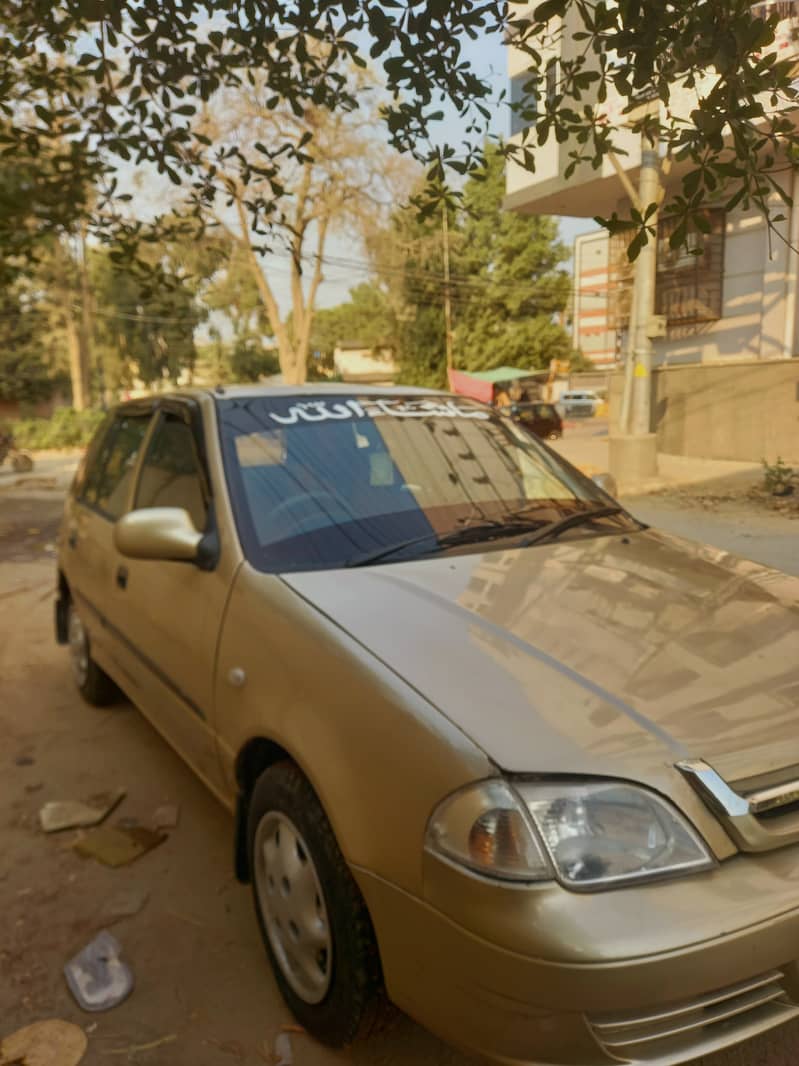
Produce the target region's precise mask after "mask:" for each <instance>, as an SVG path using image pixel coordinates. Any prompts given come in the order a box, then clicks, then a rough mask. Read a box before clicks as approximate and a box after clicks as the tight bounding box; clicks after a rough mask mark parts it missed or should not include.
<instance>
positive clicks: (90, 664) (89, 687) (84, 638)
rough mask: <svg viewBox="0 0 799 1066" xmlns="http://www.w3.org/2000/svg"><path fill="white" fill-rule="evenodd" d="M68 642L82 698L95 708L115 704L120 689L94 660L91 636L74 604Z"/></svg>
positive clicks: (70, 612)
mask: <svg viewBox="0 0 799 1066" xmlns="http://www.w3.org/2000/svg"><path fill="white" fill-rule="evenodd" d="M67 641H68V644H69V661H70V665H71V667H72V676H73V677H74V678H75V684H76V685H77V686H78V691H79V692H80V694H81V696H83V698H84V699H85V700H86V702H87V703H90V704H91V705H92V706H93V707H106V706H108V704H109V703H113V702H114V700H115V699H116V697H117V695H118V689H117V687H116V685H115V684H114V682H113V681H112V680H111V678H110V677H109V676H108V674H107V673H106V672H105V671H104V670H101V669H100V667H99V666H98V665H97V663H96V662H95V661H94V659H93V658H92V655H91V645H90V644H89V634H88V633H87V632H86V628H85V626H84V625H83V622H82V621H81V618H80V615H79V614H78V612H77V610H76V609H75V604H74V603H72V602H70V604H69V608H68V611H67Z"/></svg>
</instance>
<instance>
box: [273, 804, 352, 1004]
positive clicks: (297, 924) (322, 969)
mask: <svg viewBox="0 0 799 1066" xmlns="http://www.w3.org/2000/svg"><path fill="white" fill-rule="evenodd" d="M254 851H255V887H256V892H257V894H258V902H259V904H260V907H261V914H262V916H263V920H264V926H265V928H266V935H267V937H268V938H269V944H270V946H271V948H272V951H273V953H274V955H275V958H276V959H277V963H278V966H279V967H280V971H281V973H282V974H283V976H284V977H285V979H286V980H287V981H288V983H289V985H290V986H291V988H292V990H293V991H294V992H295V993H296V994H297V995H298V996H299V997H300V999H302V1000H304V1001H305V1002H306V1003H310V1004H314V1003H321V1001H322V1000H323V999H324V998H325V996H326V995H327V992H328V989H329V988H330V981H331V977H332V972H333V940H332V936H331V933H330V920H329V917H328V913H327V904H326V903H325V896H324V893H323V892H322V885H321V882H320V881H319V874H318V873H317V871H316V865H315V864H314V861H313V859H312V858H311V852H310V850H309V848H308V845H307V844H306V843H305V840H304V839H303V836H302V834H301V833H300V831H299V829H298V828H297V827H296V825H295V824H294V823H293V822H292V821H291V819H290V818H287V817H286V815H285V814H282V813H281V812H279V811H269V812H268V813H267V814H265V815H264V817H263V818H262V819H261V822H260V824H259V825H258V829H257V831H256V834H255V849H254Z"/></svg>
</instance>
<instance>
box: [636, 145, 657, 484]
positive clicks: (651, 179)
mask: <svg viewBox="0 0 799 1066" xmlns="http://www.w3.org/2000/svg"><path fill="white" fill-rule="evenodd" d="M658 166H659V160H658V153H657V148H655V147H653V146H651V145H650V144H649V143H648V142H647V141H646V140H644V142H643V144H642V145H641V178H640V184H639V191H638V197H639V199H640V201H641V203H642V204H643V205H644V208H646V206H647V205H648V204H655V203H657V201H658V194H659V192H660V182H659V176H658ZM649 224H650V225H651V226H652V228H653V229H654V230H655V237H654V238H651V239H650V240H649V241H647V243H646V244H645V245H644V247H643V248H642V249H641V251H640V252H639V254H638V258H637V259H636V261H635V282H634V286H633V301H634V304H635V310H634V311H633V313H632V319H633V322H634V323H635V349H634V356H635V366H634V369H633V402H632V417H631V419H630V432H631V434H632V435H633V436H635V437H643V436H646V435H647V434H649V433H651V431H652V412H651V405H652V341H651V340H650V330H651V324H652V320H653V319H654V315H655V269H656V266H657V226H658V216H657V212H655V214H654V215H652V216H651V217H650V218H649ZM653 473H656V470H653Z"/></svg>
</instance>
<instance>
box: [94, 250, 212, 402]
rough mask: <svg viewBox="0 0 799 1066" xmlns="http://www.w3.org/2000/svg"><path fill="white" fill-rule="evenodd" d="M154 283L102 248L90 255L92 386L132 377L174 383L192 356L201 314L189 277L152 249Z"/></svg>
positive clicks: (108, 386)
mask: <svg viewBox="0 0 799 1066" xmlns="http://www.w3.org/2000/svg"><path fill="white" fill-rule="evenodd" d="M152 254H153V256H154V257H155V258H158V277H159V284H158V285H157V286H153V285H152V283H151V279H150V278H149V277H142V275H141V274H139V273H137V272H136V271H134V270H132V269H131V268H130V267H126V266H125V265H123V264H120V263H115V262H114V260H113V259H112V258H111V254H110V252H109V251H108V250H107V249H104V248H95V249H92V251H91V254H90V276H91V283H92V293H93V302H94V328H95V334H94V339H95V348H96V353H97V364H96V367H95V368H94V370H95V375H96V378H95V380H96V384H97V391H98V392H103V393H109V392H110V393H115V392H118V391H120V390H123V389H126V388H130V387H131V386H132V385H134V383H136V382H137V381H140V382H143V383H144V384H145V385H155V384H157V383H159V382H163V381H168V382H172V383H176V382H177V381H178V379H179V378H180V376H181V373H182V372H183V371H189V372H191V370H192V368H193V367H194V363H195V361H196V358H197V350H196V347H195V342H194V333H195V330H196V329H197V327H198V326H199V325H200V323H201V322H202V321H203V319H204V317H205V314H206V312H205V310H204V309H203V308H202V307H201V306H200V305H199V304H198V302H197V294H196V290H195V286H196V284H197V279H196V277H195V276H192V277H191V280H189V279H187V277H186V275H185V274H184V273H183V272H182V271H181V269H180V267H179V265H178V264H176V263H175V262H174V261H173V260H171V259H170V256H169V249H168V248H163V249H158V250H153V252H152Z"/></svg>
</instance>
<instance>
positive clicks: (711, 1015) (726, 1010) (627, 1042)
mask: <svg viewBox="0 0 799 1066" xmlns="http://www.w3.org/2000/svg"><path fill="white" fill-rule="evenodd" d="M778 999H782V1000H783V1001H785V993H784V992H783V990H782V989H781V988H776V989H770V990H767V991H764V992H759V993H755V994H754V995H753V996H751V997H749V998H747V999H746V1001H745V1002H737V1003H731V1004H730V1005H729V1006H727V1007H723V1006H718V1007H715V1008H711V1009H710V1010H709V1011H708V1012H707V1013H701V1014H699V1015H698V1016H697V1017H696V1018H695V1019H694V1020H693V1021H686V1022H685V1024H683V1025H674V1026H672V1027H671V1028H668V1029H661V1030H658V1031H656V1032H650V1033H644V1034H642V1035H640V1036H635V1037H625V1038H623V1039H621V1040H618V1039H612V1040H603V1043H604V1044H605V1047H608V1048H614V1049H618V1048H629V1047H633V1046H635V1045H640V1044H652V1043H655V1042H656V1041H660V1040H668V1039H670V1038H672V1037H675V1036H684V1035H685V1034H686V1033H691V1032H695V1031H696V1030H697V1029H705V1028H706V1027H707V1026H709V1025H715V1024H717V1023H718V1022H723V1021H727V1020H728V1019H730V1018H735V1017H736V1016H738V1015H740V1014H747V1013H749V1012H750V1011H753V1010H756V1009H757V1008H758V1007H764V1006H766V1005H767V1004H769V1003H773V1002H774V1001H775V1000H778ZM785 1005H786V1006H787V1005H788V1004H787V1002H786V1003H785Z"/></svg>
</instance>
